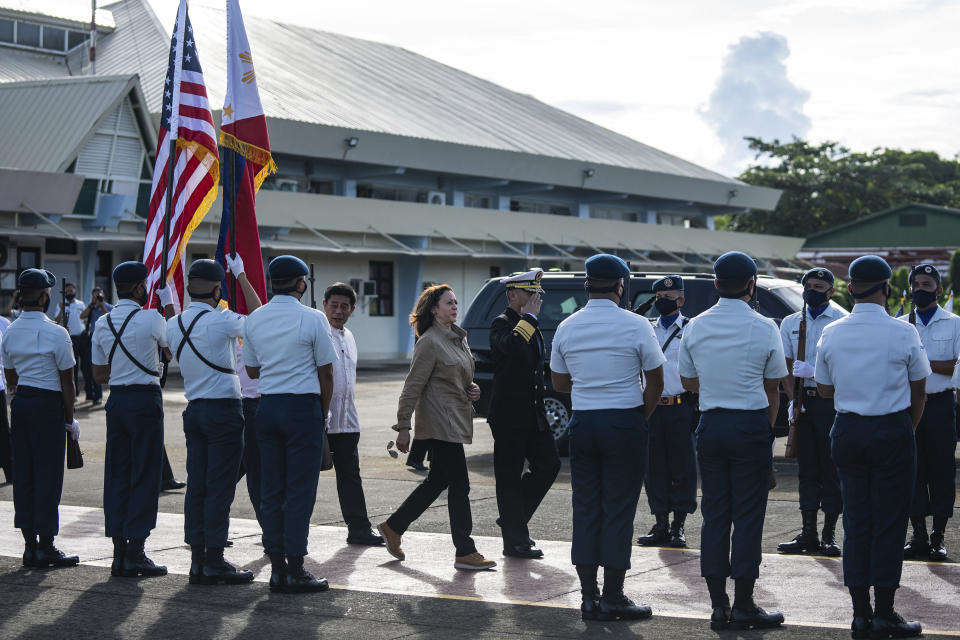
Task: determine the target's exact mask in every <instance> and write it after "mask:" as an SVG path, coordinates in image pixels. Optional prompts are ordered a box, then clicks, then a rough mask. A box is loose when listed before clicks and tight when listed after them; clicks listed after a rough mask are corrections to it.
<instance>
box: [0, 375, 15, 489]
mask: <svg viewBox="0 0 960 640" xmlns="http://www.w3.org/2000/svg"><path fill="white" fill-rule="evenodd" d="M0 469H3V478H4V480H6V481H7V482H13V451H12V445H11V443H10V423H9V422H7V392H6V391H0Z"/></svg>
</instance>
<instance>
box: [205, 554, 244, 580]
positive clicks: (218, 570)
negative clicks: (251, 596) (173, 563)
mask: <svg viewBox="0 0 960 640" xmlns="http://www.w3.org/2000/svg"><path fill="white" fill-rule="evenodd" d="M192 570H193V569H192V567H191V571H192ZM201 582H202V583H203V584H245V583H247V582H253V572H252V571H248V570H247V569H237V568H236V567H235V566H233V565H232V564H230V563H229V562H227V561H226V560H224V559H223V558H222V557H221V558H220V561H219V562H213V563H211V562H209V561H208V562H204V563H203V573H202V577H201Z"/></svg>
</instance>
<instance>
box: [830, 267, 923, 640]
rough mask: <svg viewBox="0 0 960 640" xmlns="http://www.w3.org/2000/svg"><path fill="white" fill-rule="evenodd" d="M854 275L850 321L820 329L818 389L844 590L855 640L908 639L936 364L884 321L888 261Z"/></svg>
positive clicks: (902, 327) (905, 329)
mask: <svg viewBox="0 0 960 640" xmlns="http://www.w3.org/2000/svg"><path fill="white" fill-rule="evenodd" d="M849 275H850V284H849V285H848V289H849V291H850V293H851V294H852V295H853V297H854V299H855V301H856V303H855V304H854V307H853V313H851V314H850V315H848V316H846V317H844V318H841V319H840V320H837V321H836V322H833V323H831V324H830V325H829V326H828V327H826V328H825V329H824V330H823V334H822V335H821V337H820V344H819V345H817V364H816V380H817V389H818V391H819V392H820V395H821V396H823V397H825V398H833V403H834V406H835V407H836V409H837V418H836V420H835V421H834V424H833V429H832V430H831V431H830V438H831V440H832V442H831V449H830V450H831V455H832V456H833V461H834V462H835V463H836V465H837V470H838V471H839V473H840V490H841V491H842V493H843V533H844V536H843V583H844V584H845V585H846V586H847V588H848V589H849V590H850V596H851V599H852V600H853V616H854V617H853V624H852V627H851V630H852V635H853V637H854V638H867V637H872V638H890V637H894V638H906V637H911V636H916V635H920V624H919V623H917V622H905V621H904V619H903V618H901V617H900V615H899V614H898V613H896V612H895V611H894V610H893V601H894V594H895V593H896V590H897V587H899V586H900V574H901V571H902V570H903V546H902V545H903V539H904V536H905V535H906V532H907V517H908V515H909V512H910V500H911V497H912V495H913V483H914V479H915V474H916V442H915V440H914V435H913V434H914V430H915V429H916V426H917V423H919V422H920V417H921V416H922V415H923V403H924V385H925V381H926V378H927V376H929V375H930V373H931V371H930V364H929V362H928V361H927V358H926V356H925V355H924V353H923V344H922V343H921V342H920V336H919V335H918V334H917V331H916V329H914V328H913V327H912V326H911V325H909V324H907V323H904V322H899V321H897V320H896V319H894V318H891V317H890V316H889V315H888V313H887V308H886V305H887V298H889V296H890V283H889V282H888V280H889V279H890V277H891V276H892V275H893V272H892V271H891V270H890V266H889V265H888V264H887V263H886V262H885V261H884V260H883V258H879V257H877V256H862V257H860V258H857V259H856V260H854V261H853V262H852V263H851V264H850V272H849ZM871 586H873V592H874V599H875V606H874V609H873V610H871V609H870V587H871Z"/></svg>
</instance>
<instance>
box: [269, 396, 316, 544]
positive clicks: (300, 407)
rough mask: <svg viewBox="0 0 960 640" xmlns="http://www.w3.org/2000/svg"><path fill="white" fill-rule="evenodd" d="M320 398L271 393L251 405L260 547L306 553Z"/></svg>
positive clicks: (312, 499)
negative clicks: (254, 413) (257, 468)
mask: <svg viewBox="0 0 960 640" xmlns="http://www.w3.org/2000/svg"><path fill="white" fill-rule="evenodd" d="M324 420H325V416H324V412H323V404H322V403H321V401H320V396H319V395H316V394H290V393H281V394H271V395H263V396H261V397H260V403H259V406H258V407H257V420H256V421H257V444H258V445H260V464H261V471H262V476H261V480H260V527H261V528H262V529H263V549H264V552H265V553H284V554H286V555H288V556H305V555H307V533H308V530H309V528H310V516H311V515H312V514H313V505H314V503H315V502H316V500H317V481H318V480H319V478H320V460H321V457H322V456H323V426H324Z"/></svg>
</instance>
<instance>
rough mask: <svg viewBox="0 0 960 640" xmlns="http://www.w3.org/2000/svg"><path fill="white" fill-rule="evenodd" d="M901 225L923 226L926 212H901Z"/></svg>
mask: <svg viewBox="0 0 960 640" xmlns="http://www.w3.org/2000/svg"><path fill="white" fill-rule="evenodd" d="M900 226H901V227H925V226H927V214H925V213H901V214H900Z"/></svg>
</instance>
